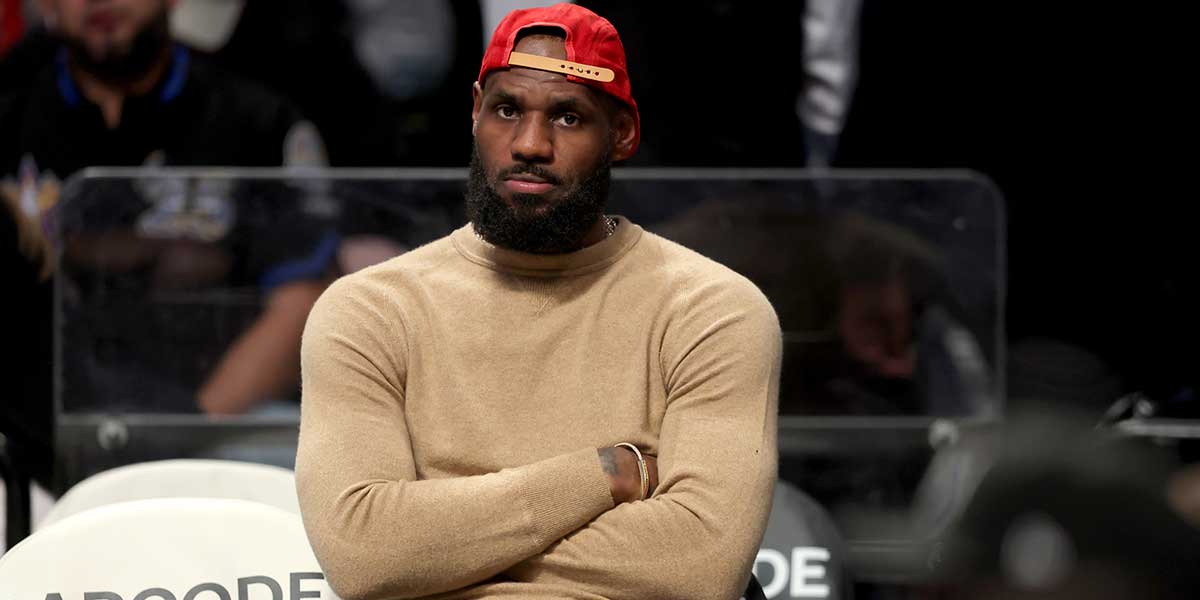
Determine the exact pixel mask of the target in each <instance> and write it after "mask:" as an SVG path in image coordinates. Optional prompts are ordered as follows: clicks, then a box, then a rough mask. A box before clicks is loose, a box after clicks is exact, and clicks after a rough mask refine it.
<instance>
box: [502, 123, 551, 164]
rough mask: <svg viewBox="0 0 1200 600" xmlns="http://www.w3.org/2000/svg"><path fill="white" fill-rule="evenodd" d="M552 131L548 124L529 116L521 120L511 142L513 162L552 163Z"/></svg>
mask: <svg viewBox="0 0 1200 600" xmlns="http://www.w3.org/2000/svg"><path fill="white" fill-rule="evenodd" d="M553 135H554V130H553V126H552V124H551V123H550V122H548V121H546V120H544V119H540V118H535V117H534V115H530V116H528V117H526V118H523V119H521V122H520V124H519V125H517V129H516V132H515V133H514V134H513V140H512V157H513V160H515V161H518V162H526V163H550V162H553V161H554V139H553Z"/></svg>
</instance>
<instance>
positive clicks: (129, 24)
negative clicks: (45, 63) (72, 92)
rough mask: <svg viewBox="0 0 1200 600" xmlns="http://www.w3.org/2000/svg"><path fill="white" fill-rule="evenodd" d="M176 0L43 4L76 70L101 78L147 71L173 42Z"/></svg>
mask: <svg viewBox="0 0 1200 600" xmlns="http://www.w3.org/2000/svg"><path fill="white" fill-rule="evenodd" d="M174 5H175V0H42V8H43V14H44V15H45V16H46V22H47V25H48V26H49V28H50V29H51V31H53V32H54V33H55V34H56V35H58V36H59V37H60V38H61V39H62V40H63V42H64V43H65V44H66V45H67V48H68V50H69V51H70V53H71V59H72V61H73V63H74V64H75V66H77V67H78V68H81V69H83V70H85V71H88V72H90V73H93V74H95V75H96V76H98V77H101V78H112V79H128V78H133V77H137V76H138V75H140V74H142V73H144V72H146V71H148V70H149V69H150V68H151V67H152V66H153V65H154V64H155V62H156V61H157V60H158V59H159V58H160V57H161V56H162V55H163V53H164V52H165V51H166V48H167V46H168V45H169V43H170V27H169V19H168V17H169V14H170V9H171V8H172V7H173V6H174Z"/></svg>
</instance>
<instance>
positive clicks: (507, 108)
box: [496, 104, 517, 119]
mask: <svg viewBox="0 0 1200 600" xmlns="http://www.w3.org/2000/svg"><path fill="white" fill-rule="evenodd" d="M496 114H497V115H498V116H499V117H500V118H501V119H515V118H517V109H516V108H513V106H512V105H511V104H501V105H500V106H497V107H496Z"/></svg>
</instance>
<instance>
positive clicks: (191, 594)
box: [0, 498, 336, 600]
mask: <svg viewBox="0 0 1200 600" xmlns="http://www.w3.org/2000/svg"><path fill="white" fill-rule="evenodd" d="M206 592H207V593H206ZM0 598H5V599H13V600H23V599H28V598H39V599H40V598H54V599H58V598H75V599H78V598H95V599H98V600H137V599H139V598H141V599H143V600H145V599H148V598H156V599H159V600H174V599H180V600H182V599H185V598H187V599H193V598H200V599H202V600H207V599H210V598H214V599H215V598H220V599H230V598H239V599H248V600H284V599H285V598H293V599H294V598H304V599H311V600H330V599H334V598H336V596H334V594H333V592H332V591H331V590H330V588H329V585H328V583H327V582H326V581H325V579H324V576H323V575H322V573H321V569H320V567H319V565H318V564H317V559H316V558H315V557H314V556H313V553H312V549H311V548H310V547H309V544H308V538H307V537H306V536H305V533H304V526H303V525H302V524H301V522H300V517H299V516H298V515H295V514H292V513H289V512H287V511H284V510H281V509H278V508H275V507H273V506H267V505H265V504H261V503H258V502H248V501H245V500H230V499H224V498H156V499H152V500H137V501H132V502H122V503H119V504H111V505H108V506H101V507H99V508H94V509H92V510H88V511H85V512H82V513H79V514H76V515H74V516H71V517H68V518H65V519H63V520H61V521H58V522H57V523H55V524H54V525H51V526H49V527H46V528H45V529H42V530H41V531H38V532H37V533H35V534H33V535H32V536H30V537H29V538H26V540H25V541H23V542H21V543H20V544H18V545H17V546H16V547H14V548H13V549H12V550H10V551H9V552H8V553H6V554H5V555H4V556H3V557H0Z"/></svg>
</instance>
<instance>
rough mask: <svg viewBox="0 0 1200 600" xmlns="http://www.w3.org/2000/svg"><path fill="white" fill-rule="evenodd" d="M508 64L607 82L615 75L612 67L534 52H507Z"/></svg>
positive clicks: (614, 77)
mask: <svg viewBox="0 0 1200 600" xmlns="http://www.w3.org/2000/svg"><path fill="white" fill-rule="evenodd" d="M508 66H510V67H529V68H530V69H538V70H541V71H550V72H551V73H562V74H564V75H574V76H576V77H582V78H584V79H591V80H594V81H599V82H601V83H608V82H610V81H612V80H613V79H616V77H617V76H616V74H615V73H613V71H612V69H605V68H604V67H596V66H592V65H585V64H583V63H577V62H571V61H569V60H559V59H557V58H550V57H547V56H538V55H536V54H525V53H524V52H513V53H511V54H509V55H508Z"/></svg>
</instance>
